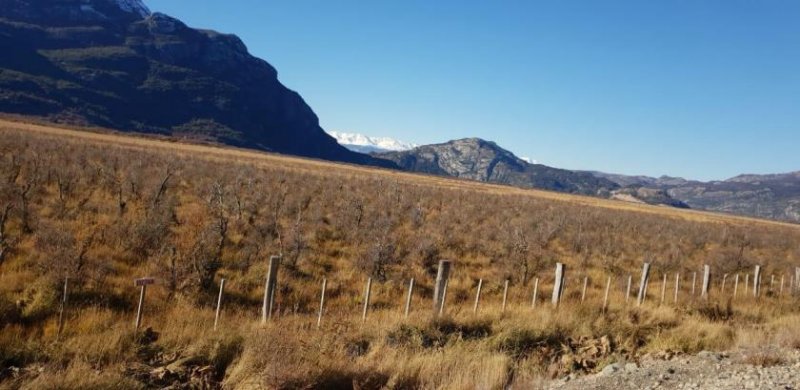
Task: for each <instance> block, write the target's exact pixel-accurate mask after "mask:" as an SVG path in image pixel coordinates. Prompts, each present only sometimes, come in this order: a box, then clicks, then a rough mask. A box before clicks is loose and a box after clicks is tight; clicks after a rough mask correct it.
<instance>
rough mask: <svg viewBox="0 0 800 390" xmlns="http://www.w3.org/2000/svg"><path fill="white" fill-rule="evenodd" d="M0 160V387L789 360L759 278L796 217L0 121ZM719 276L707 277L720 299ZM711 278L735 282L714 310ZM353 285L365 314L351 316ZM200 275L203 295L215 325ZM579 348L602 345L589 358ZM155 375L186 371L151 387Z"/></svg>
mask: <svg viewBox="0 0 800 390" xmlns="http://www.w3.org/2000/svg"><path fill="white" fill-rule="evenodd" d="M0 152H1V153H2V160H0V181H1V182H2V186H0V212H2V211H3V210H4V209H5V207H6V206H7V205H9V206H10V207H11V208H10V212H9V218H8V219H7V220H6V221H5V222H4V223H3V224H2V225H3V226H2V227H3V228H4V235H0V249H2V248H3V247H5V248H8V252H6V254H5V256H4V259H2V260H0V329H2V330H1V331H0V387H5V388H20V387H23V388H79V387H84V388H148V387H159V386H167V385H169V384H170V383H167V382H170V381H177V382H179V383H183V382H189V381H191V380H196V381H201V380H202V381H205V382H202V383H204V384H205V385H207V386H212V387H214V386H221V385H225V386H226V387H228V388H361V389H370V388H382V387H383V388H425V389H429V388H433V389H469V388H487V389H492V388H504V387H505V386H507V385H509V384H515V385H517V386H538V385H540V384H541V383H542V381H543V380H545V379H547V378H550V377H552V376H556V375H563V374H565V373H567V372H570V371H575V370H577V371H593V370H596V369H599V368H601V367H602V365H603V364H606V363H608V362H610V361H613V360H615V359H621V358H626V357H638V356H641V354H644V353H651V352H658V351H662V350H672V351H681V352H687V353H692V352H697V351H700V350H703V349H716V350H722V349H726V348H730V347H734V346H746V345H753V344H762V343H776V344H781V345H791V346H794V347H796V348H800V339H798V337H797V335H798V334H800V313H799V310H798V309H799V308H800V307H798V305H797V303H798V298H797V297H796V296H794V295H792V294H790V289H789V287H788V284H787V286H786V291H785V293H784V294H783V295H779V293H778V290H777V287H773V288H772V289H770V288H769V286H768V284H769V276H771V275H777V276H778V277H780V276H782V275H783V276H784V277H786V278H791V275H792V274H793V270H794V267H795V266H796V265H797V264H798V260H799V259H800V248H799V247H798V245H797V244H798V240H799V239H800V230H798V226H796V225H790V224H784V223H778V222H772V221H763V220H755V219H750V218H740V217H733V216H727V215H720V214H713V213H706V212H697V211H686V210H676V209H668V208H664V207H655V206H646V205H639V204H629V203H623V202H618V201H609V200H603V199H596V198H590V197H581V196H573V195H565V194H558V193H551V192H545V191H535V190H522V189H516V188H511V187H505V186H497V185H490V184H483V183H476V182H469V181H462V180H453V179H447V178H440V177H432V176H423V175H414V174H408V173H399V172H392V171H387V170H380V169H372V168H365V167H358V166H351V165H345V164H333V163H328V162H323V161H314V160H305V159H299V158H293V157H287V156H280V155H272V154H266V153H258V152H252V151H244V150H238V149H233V148H219V147H213V146H202V145H192V144H183V143H177V142H171V141H167V140H159V139H152V138H145V137H129V136H124V135H120V134H111V133H88V132H79V131H74V130H67V129H59V128H54V127H51V126H43V125H34V124H28V123H23V122H14V121H7V120H6V121H0ZM164 183H165V184H164ZM276 253H282V254H283V255H284V263H283V265H282V267H281V271H280V279H279V286H278V287H279V289H278V294H277V296H276V305H277V308H276V310H275V313H274V318H273V320H272V321H270V322H269V323H268V324H266V325H261V324H260V321H259V318H260V313H259V310H260V304H261V298H262V296H263V285H264V277H265V274H266V269H267V265H266V259H267V258H268V256H269V255H272V254H276ZM444 258H447V259H453V260H454V261H455V263H454V269H453V273H452V277H451V279H450V281H449V283H448V292H447V307H446V313H445V316H444V318H441V319H437V320H434V319H433V318H432V311H431V308H430V307H431V297H432V294H433V293H432V290H433V277H434V276H435V268H436V262H437V261H438V260H439V259H444ZM643 259H647V260H648V261H651V262H652V263H653V275H652V279H651V282H650V285H649V288H648V296H647V299H646V301H645V304H644V305H643V306H642V307H636V304H635V298H633V297H632V298H631V299H630V300H629V301H626V299H625V288H626V281H627V277H628V275H634V277H633V281H634V282H633V286H632V291H633V295H634V296H635V294H636V289H637V285H638V272H639V270H640V267H641V263H642V260H643ZM556 262H563V263H565V264H566V265H567V286H566V293H565V294H564V302H563V303H562V305H561V306H560V307H559V308H558V309H555V308H553V307H552V306H551V305H550V304H549V298H550V294H551V292H552V288H553V265H554V264H555V263H556ZM703 264H711V265H712V268H713V272H714V278H713V280H712V290H711V297H710V299H709V300H708V301H705V300H702V299H700V298H699V297H698V296H697V295H692V293H691V289H692V286H691V277H692V276H691V275H692V273H693V272H697V271H700V269H701V266H702V265H703ZM755 264H760V265H762V266H763V267H764V272H765V278H764V283H765V285H764V286H763V293H762V296H761V297H759V298H758V299H756V298H753V297H752V296H751V294H750V293H749V291H748V292H745V288H744V277H745V275H746V273H749V272H751V270H752V266H753V265H755ZM664 273H666V274H667V276H668V277H667V280H668V284H667V286H666V289H665V294H664V295H665V302H663V303H662V302H661V291H662V280H663V279H662V275H663V274H664ZM675 273H679V274H680V275H681V284H680V291H679V302H678V303H677V304H676V303H674V302H673V288H674V285H673V283H674V275H675ZM722 274H729V275H730V276H729V279H728V284H727V287H726V291H725V292H724V293H723V292H722V291H720V288H721V284H720V282H721V280H720V279H721V278H720V275H722ZM735 274H739V275H740V283H741V285H740V286H739V295H738V296H736V297H731V295H732V284H731V280H732V277H733V275H735ZM145 275H148V276H154V277H156V278H157V280H158V284H157V285H155V286H153V287H151V288H150V289H148V295H147V300H146V302H147V307H146V310H145V327H150V328H152V330H153V331H154V332H157V337H155V336H154V335H153V334H150V337H145V336H142V334H140V335H139V336H136V335H135V334H134V332H133V320H134V317H133V316H134V310H135V305H136V300H137V298H138V295H137V293H138V291H137V290H136V289H135V288H134V287H133V285H132V279H133V278H136V277H141V276H145ZM67 276H68V277H69V278H70V286H71V287H70V291H71V293H70V300H69V305H68V311H67V315H66V322H65V323H66V326H65V328H64V332H63V334H61V335H60V337H59V336H58V328H59V327H58V318H59V307H60V303H59V300H60V299H61V286H62V283H63V280H64V278H65V277H67ZM369 276H371V277H373V278H374V280H375V283H374V284H373V291H372V294H373V295H372V300H371V310H370V312H369V315H368V318H367V321H366V322H362V321H361V305H362V303H363V302H362V299H363V298H362V297H363V288H364V282H365V281H366V278H367V277H369ZM608 276H613V279H612V283H611V290H610V299H609V308H608V310H607V311H606V312H603V311H601V310H600V306H601V302H602V299H603V294H604V289H605V286H606V278H607V277H608ZM323 277H325V278H327V280H328V288H327V296H326V311H325V316H324V318H323V321H322V326H321V328H319V329H318V328H317V327H316V313H317V308H318V306H317V305H318V299H319V294H320V284H321V280H322V278H323ZM412 277H413V278H415V280H416V282H417V284H416V286H417V288H416V290H415V294H414V299H413V310H412V313H411V315H410V318H408V319H406V318H404V317H403V315H402V311H403V305H404V302H405V293H406V288H407V283H408V279H409V278H412ZM584 277H588V290H587V294H586V300H585V302H581V296H582V291H581V286H582V283H583V279H584ZM220 278H225V279H226V294H225V296H224V300H223V302H224V303H223V311H222V317H221V321H220V329H219V331H217V332H215V331H213V329H212V324H213V320H214V305H215V302H216V294H217V287H218V283H219V280H220ZM533 278H539V280H540V284H539V290H538V301H537V307H536V308H535V309H533V308H531V296H532V289H533V282H532V281H533ZM479 279H483V280H484V284H483V294H482V299H481V305H480V310H479V312H478V313H477V314H473V310H472V305H473V300H474V294H475V288H476V286H477V283H478V280H479ZM506 279H508V280H510V286H511V287H510V291H509V300H508V305H507V308H506V310H505V311H502V310H501V308H500V302H501V299H502V294H503V281H504V280H506ZM701 279H702V278H701V275H698V285H697V286H696V289H697V294H699V281H700V280H701ZM786 280H788V279H786ZM599 340H605V341H603V342H607V343H608V344H607V345H606V344H602V345H601V346H602V348H600V349H598V348H599V347H598V345H599V344H597V343H599V342H600V341H599ZM764 362H765V363H764V364H767V363H768V362H766V360H765V361H764ZM178 363H181V364H183V365H184V366H185V367H184V368H180V370H184V371H186V372H191V373H192V374H191V375H189V374H186V372H184V371H181V372H183V373H184V374H186V375H184V376H180V375H178V374H174V373H173V374H174V376H168V375H167V376H165V377H164V378H167V379H159V378H158V375H156V374H154V370H156V371H155V372H158V371H157V370H158V369H160V368H163V367H168V366H170V365H172V366H173V368H175V369H176V370H178V369H179V367H178V366H179V364H178ZM12 367H13V368H14V369H13V370H12ZM161 374H163V371H161ZM173 374H170V375H173ZM181 375H183V374H181ZM187 375H188V376H187Z"/></svg>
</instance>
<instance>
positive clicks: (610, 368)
mask: <svg viewBox="0 0 800 390" xmlns="http://www.w3.org/2000/svg"><path fill="white" fill-rule="evenodd" d="M621 368H622V365H621V364H619V363H612V364H609V365H607V366H606V367H605V368H603V371H601V372H600V374H602V375H612V374H614V373H616V372H617V371H619V370H620V369H621Z"/></svg>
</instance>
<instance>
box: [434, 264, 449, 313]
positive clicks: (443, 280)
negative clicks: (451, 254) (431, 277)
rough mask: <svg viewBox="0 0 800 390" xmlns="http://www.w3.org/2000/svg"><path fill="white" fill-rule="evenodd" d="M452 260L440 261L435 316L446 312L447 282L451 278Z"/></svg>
mask: <svg viewBox="0 0 800 390" xmlns="http://www.w3.org/2000/svg"><path fill="white" fill-rule="evenodd" d="M451 264H452V262H451V261H450V260H440V261H439V270H438V271H437V272H436V286H435V288H434V291H433V315H434V316H440V315H441V314H442V313H443V312H444V300H445V291H446V289H447V280H448V279H449V278H450V265H451Z"/></svg>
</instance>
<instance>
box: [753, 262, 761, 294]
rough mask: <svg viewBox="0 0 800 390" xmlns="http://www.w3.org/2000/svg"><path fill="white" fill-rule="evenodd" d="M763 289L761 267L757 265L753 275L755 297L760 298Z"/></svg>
mask: <svg viewBox="0 0 800 390" xmlns="http://www.w3.org/2000/svg"><path fill="white" fill-rule="evenodd" d="M760 289H761V266H760V265H757V266H756V270H755V272H754V274H753V297H755V298H758V295H759V293H760V291H759V290H760Z"/></svg>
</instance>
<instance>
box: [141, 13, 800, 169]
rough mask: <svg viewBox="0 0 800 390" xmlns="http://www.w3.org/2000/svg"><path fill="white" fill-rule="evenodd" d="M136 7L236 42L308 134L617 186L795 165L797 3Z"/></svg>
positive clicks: (799, 75)
mask: <svg viewBox="0 0 800 390" xmlns="http://www.w3.org/2000/svg"><path fill="white" fill-rule="evenodd" d="M146 3H147V5H148V6H149V7H150V9H151V10H152V11H154V12H163V13H166V14H168V15H171V16H174V17H176V18H178V19H181V20H183V21H184V22H185V23H187V24H188V25H189V26H191V27H195V28H208V29H213V30H217V31H220V32H224V33H231V34H236V35H238V36H239V37H241V38H242V40H243V41H244V42H245V44H246V45H247V47H248V48H249V50H250V52H251V53H252V54H253V55H255V56H257V57H260V58H263V59H264V60H266V61H268V62H269V63H270V64H272V65H273V66H274V67H275V68H276V69H277V70H278V72H279V78H280V80H281V82H282V83H283V84H284V85H286V86H287V87H289V88H291V89H293V90H295V91H297V92H298V93H300V94H301V95H302V96H303V98H304V99H305V100H306V102H307V103H308V104H309V105H310V106H311V108H312V109H313V110H314V111H315V112H316V113H317V115H318V116H319V118H320V123H321V125H322V127H323V128H324V129H325V130H329V131H346V132H352V133H361V134H366V135H369V136H382V137H391V138H396V139H398V140H401V141H406V142H413V143H418V144H429V143H439V142H445V141H448V140H450V139H456V138H466V137H480V138H484V139H487V140H491V141H494V142H496V143H497V144H498V145H500V146H501V147H504V148H506V149H509V150H511V151H512V152H514V153H515V154H517V155H518V156H525V157H530V158H531V159H534V160H538V161H539V162H540V163H542V164H546V165H549V166H554V167H558V168H567V169H580V170H597V171H604V172H610V173H620V174H630V175H648V176H661V175H669V176H680V177H685V178H689V179H698V180H723V179H727V178H730V177H733V176H736V175H739V174H748V173H754V174H764V173H784V172H790V171H797V170H800V153H797V151H796V146H797V145H800V131H798V130H800V129H798V123H800V110H798V102H800V72H798V69H800V51H798V48H800V23H797V22H796V21H797V16H798V15H800V2H794V1H789V0H784V1H767V2H752V1H741V0H735V1H723V0H717V1H703V2H691V1H688V0H684V1H676V2H669V4H656V3H655V2H639V1H633V0H629V1H613V2H602V3H599V2H589V1H574V2H558V3H555V2H552V3H536V4H534V3H533V2H522V1H509V2H505V3H504V4H490V3H484V2H477V1H460V2H455V1H451V0H447V1H440V2H435V3H431V2H423V1H419V0H412V1H407V2H403V3H396V4H392V3H388V2H386V3H362V2H355V1H349V0H346V1H341V2H315V1H299V2H275V3H272V4H269V3H264V2H259V1H253V0H250V1H247V0H231V1H227V2H222V1H203V2H202V6H199V5H198V3H197V2H194V3H187V2H185V1H182V0H149V1H148V0H146Z"/></svg>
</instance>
